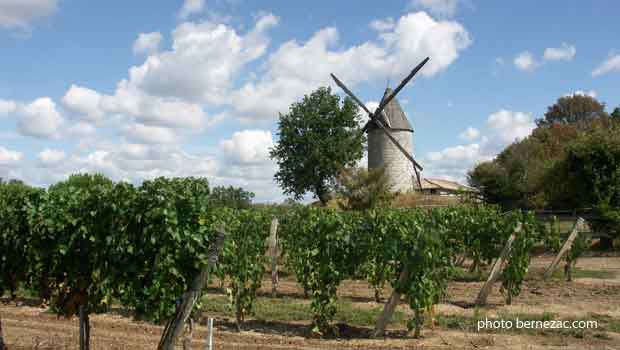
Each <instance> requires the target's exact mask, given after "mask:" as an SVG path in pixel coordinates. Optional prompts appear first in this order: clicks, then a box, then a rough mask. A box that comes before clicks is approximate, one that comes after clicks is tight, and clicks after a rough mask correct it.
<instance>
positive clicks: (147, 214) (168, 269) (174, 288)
mask: <svg viewBox="0 0 620 350" xmlns="http://www.w3.org/2000/svg"><path fill="white" fill-rule="evenodd" d="M130 205H131V207H130V210H129V211H130V217H132V218H133V220H131V221H130V222H128V223H127V226H126V228H127V230H126V233H125V234H124V236H125V235H126V237H125V239H126V242H125V244H124V245H123V246H122V247H120V249H122V251H121V252H120V255H121V256H123V257H124V259H125V261H123V263H124V264H123V265H124V266H123V268H122V271H120V274H121V276H120V277H119V279H118V280H119V286H118V288H119V297H120V300H121V302H123V304H125V305H127V306H131V307H133V308H134V309H135V311H136V313H137V314H138V315H139V316H142V317H146V318H147V319H150V320H153V321H161V320H164V319H166V318H169V317H170V316H172V315H173V314H174V311H175V304H176V301H177V299H178V298H179V297H180V296H181V295H182V294H183V293H184V292H185V291H186V290H187V289H188V287H189V286H190V284H191V282H192V280H193V278H194V277H195V276H196V275H198V273H199V271H200V269H201V268H202V267H203V266H204V265H205V264H206V263H207V251H208V248H209V246H210V244H211V243H212V242H213V240H214V237H215V227H216V226H217V225H219V224H220V223H221V222H220V221H219V218H218V217H217V216H216V215H215V214H214V212H213V211H210V210H209V184H208V181H207V180H206V179H201V178H172V179H166V178H157V179H154V180H150V181H145V182H144V183H143V184H142V186H140V187H139V188H138V189H137V190H136V193H135V196H134V198H133V200H132V203H131V204H130Z"/></svg>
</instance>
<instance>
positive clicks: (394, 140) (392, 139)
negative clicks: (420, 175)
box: [374, 119, 424, 170]
mask: <svg viewBox="0 0 620 350" xmlns="http://www.w3.org/2000/svg"><path fill="white" fill-rule="evenodd" d="M374 121H375V123H376V124H377V125H378V126H379V127H380V128H381V129H383V132H385V134H386V135H387V137H388V138H389V139H390V141H392V143H393V144H394V145H395V146H396V147H397V148H398V149H399V150H400V151H401V152H402V153H403V154H404V155H405V157H407V159H409V160H410V161H411V162H412V163H413V168H414V169H415V168H418V169H420V170H424V168H422V166H421V165H420V163H418V162H416V161H415V159H413V157H412V156H411V155H410V154H409V152H407V150H406V149H405V147H403V146H402V145H401V144H400V142H398V140H396V138H394V136H392V133H391V132H390V131H389V130H388V129H387V128H386V127H385V125H383V122H382V121H381V120H379V119H374Z"/></svg>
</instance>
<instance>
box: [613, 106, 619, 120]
mask: <svg viewBox="0 0 620 350" xmlns="http://www.w3.org/2000/svg"><path fill="white" fill-rule="evenodd" d="M611 117H612V118H614V119H616V120H620V107H616V108H614V111H613V112H611Z"/></svg>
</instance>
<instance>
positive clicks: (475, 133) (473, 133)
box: [459, 126, 480, 141]
mask: <svg viewBox="0 0 620 350" xmlns="http://www.w3.org/2000/svg"><path fill="white" fill-rule="evenodd" d="M478 137H480V130H478V129H476V128H472V127H471V126H470V127H468V128H467V129H465V131H463V132H462V133H460V134H459V138H460V139H462V140H466V141H473V140H475V139H477V138H478Z"/></svg>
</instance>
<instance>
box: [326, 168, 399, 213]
mask: <svg viewBox="0 0 620 350" xmlns="http://www.w3.org/2000/svg"><path fill="white" fill-rule="evenodd" d="M336 192H337V193H338V196H339V198H341V199H343V200H344V202H340V203H338V204H339V205H340V207H341V208H342V209H344V210H366V209H372V208H378V207H384V206H388V205H389V204H390V202H391V201H392V199H394V198H395V197H396V194H395V193H393V192H392V185H391V183H390V181H389V179H388V177H387V176H385V169H384V168H381V169H371V170H366V169H364V168H352V169H346V170H344V171H343V172H342V173H341V174H340V176H338V179H337V184H336Z"/></svg>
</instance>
